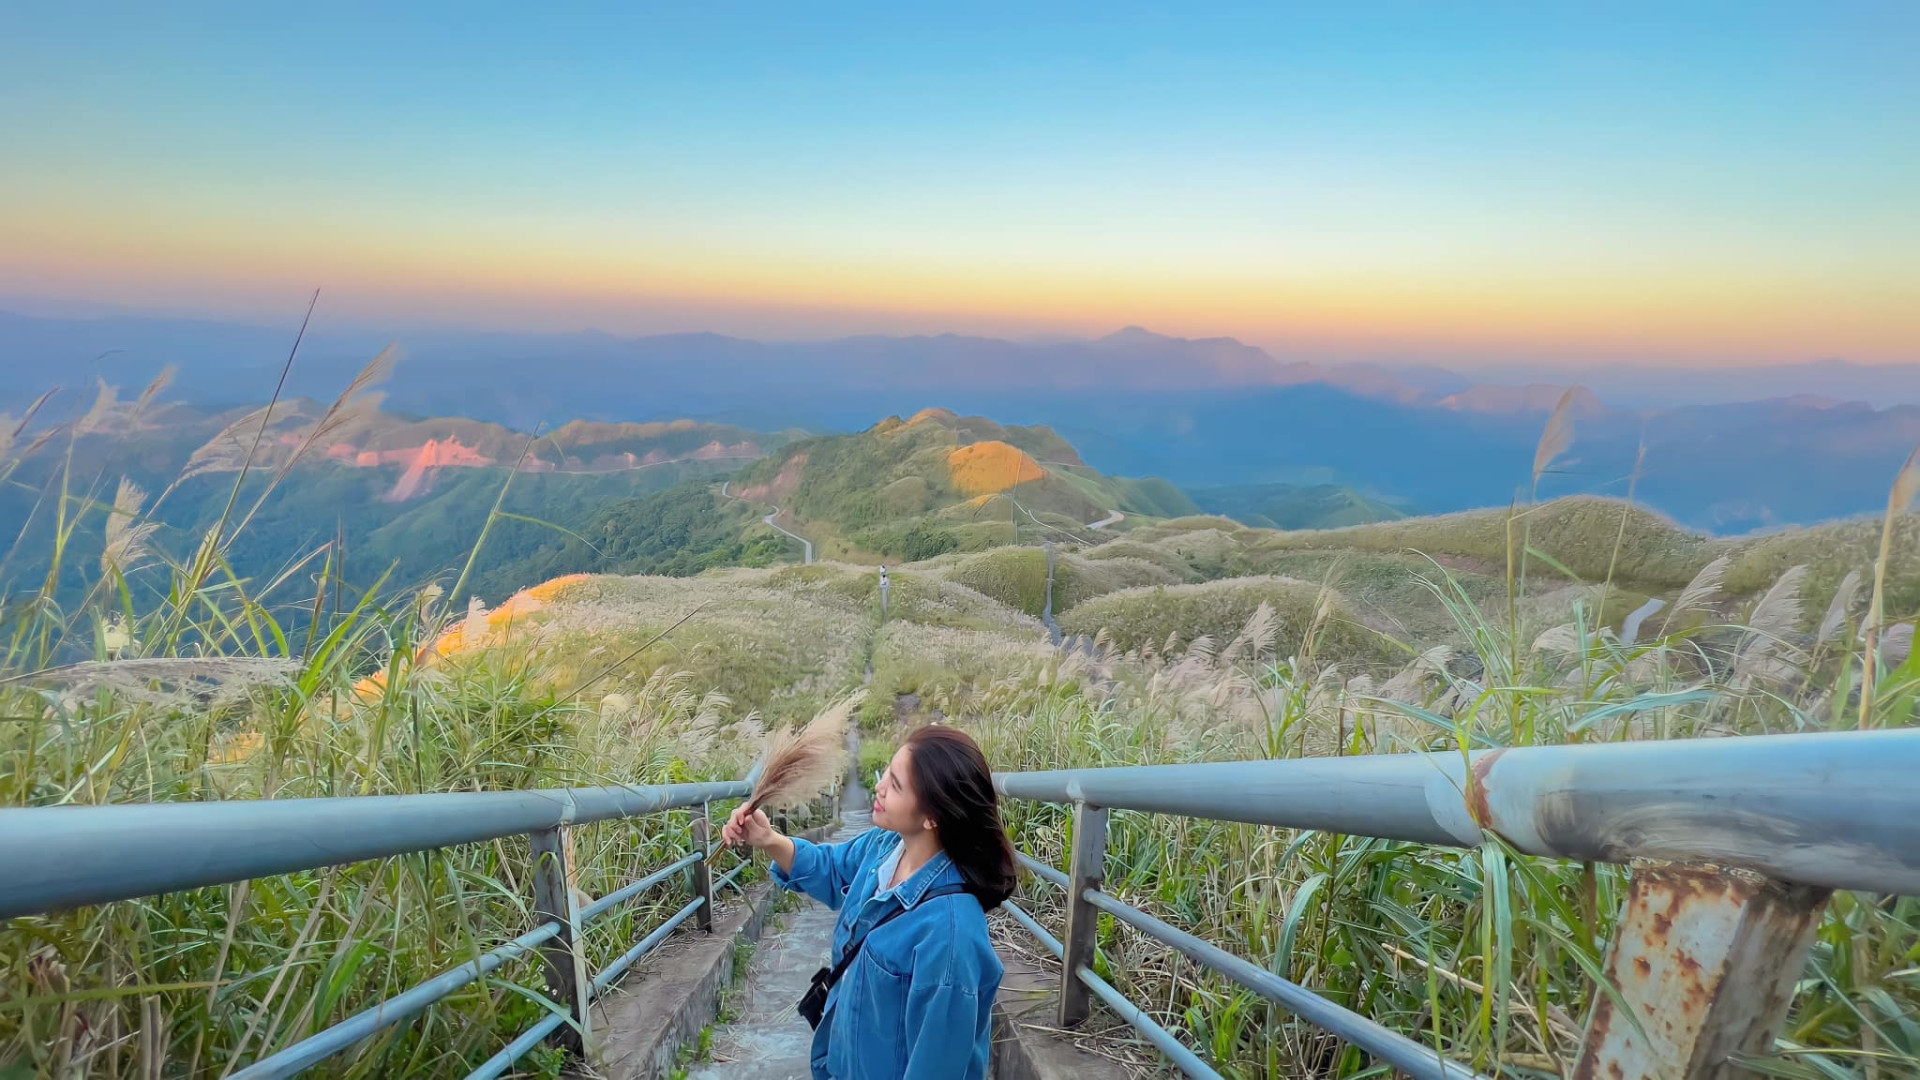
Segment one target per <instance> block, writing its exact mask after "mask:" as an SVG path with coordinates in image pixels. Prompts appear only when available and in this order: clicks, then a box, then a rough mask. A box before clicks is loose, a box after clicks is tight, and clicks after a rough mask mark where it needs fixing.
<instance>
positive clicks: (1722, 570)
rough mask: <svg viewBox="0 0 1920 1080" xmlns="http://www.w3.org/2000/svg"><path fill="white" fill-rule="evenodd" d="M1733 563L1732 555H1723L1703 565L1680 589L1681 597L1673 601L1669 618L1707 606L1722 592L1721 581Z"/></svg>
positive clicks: (1668, 613) (1668, 614)
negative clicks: (1683, 587) (1685, 585)
mask: <svg viewBox="0 0 1920 1080" xmlns="http://www.w3.org/2000/svg"><path fill="white" fill-rule="evenodd" d="M1732 563H1733V559H1732V558H1731V557H1729V556H1726V555H1722V556H1720V557H1719V558H1717V559H1715V560H1713V561H1712V562H1710V563H1708V564H1707V565H1705V566H1703V567H1701V568H1700V572H1699V573H1697V574H1695V575H1693V580H1692V581H1690V582H1688V583H1687V587H1686V588H1685V589H1682V590H1680V599H1678V600H1675V601H1674V602H1673V610H1672V611H1669V612H1667V618H1668V619H1669V620H1671V619H1672V618H1673V617H1674V616H1675V615H1684V614H1686V613H1687V612H1689V611H1693V610H1695V609H1697V608H1702V607H1705V606H1706V605H1707V604H1708V603H1709V602H1710V601H1711V600H1712V599H1713V598H1714V597H1715V596H1718V595H1719V594H1720V582H1721V581H1722V580H1723V579H1725V578H1726V576H1727V567H1728V566H1730V565H1732Z"/></svg>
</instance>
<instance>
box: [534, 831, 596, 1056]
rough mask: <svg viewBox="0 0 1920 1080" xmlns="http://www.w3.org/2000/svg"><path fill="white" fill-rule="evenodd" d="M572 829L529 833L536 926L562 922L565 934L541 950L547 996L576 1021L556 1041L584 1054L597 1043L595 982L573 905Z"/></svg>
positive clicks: (561, 1029) (559, 1032) (562, 1029)
mask: <svg viewBox="0 0 1920 1080" xmlns="http://www.w3.org/2000/svg"><path fill="white" fill-rule="evenodd" d="M567 830H568V826H565V825H558V826H555V827H554V828H551V829H542V830H540V831H538V832H533V833H528V834H527V839H528V841H529V842H530V843H531V845H532V848H533V910H534V916H533V917H534V919H535V921H536V923H546V922H557V923H559V924H560V932H559V933H558V934H555V935H554V936H553V937H552V939H551V940H549V941H548V942H547V943H546V944H544V945H542V946H541V947H540V955H541V958H542V959H544V960H545V961H546V969H547V996H549V997H550V998H552V999H553V1000H554V1001H555V1002H558V1003H559V1004H561V1005H563V1006H565V1007H566V1009H567V1014H568V1016H569V1017H570V1018H571V1020H572V1021H573V1022H572V1023H571V1024H567V1025H563V1026H561V1027H559V1028H557V1029H555V1030H554V1033H553V1041H554V1042H555V1043H557V1044H559V1045H561V1046H564V1047H566V1048H567V1049H568V1050H570V1051H573V1052H574V1053H578V1054H584V1053H585V1052H586V1049H587V1047H588V1046H589V1045H590V1044H591V1043H592V1038H593V1036H592V1030H591V1027H592V1025H591V1024H590V1023H589V1020H588V1009H587V1005H588V1003H589V1002H590V1001H591V1000H592V997H593V983H592V982H591V981H590V980H589V979H588V976H587V957H586V952H585V950H584V949H583V948H582V947H581V941H580V932H579V931H580V917H579V915H580V913H579V909H578V907H577V906H576V905H575V904H574V901H573V889H572V888H571V887H570V886H569V884H568V879H569V877H570V876H571V875H570V874H569V873H568V867H567Z"/></svg>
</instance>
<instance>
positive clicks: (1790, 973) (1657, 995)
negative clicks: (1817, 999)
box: [1573, 862, 1831, 1080]
mask: <svg viewBox="0 0 1920 1080" xmlns="http://www.w3.org/2000/svg"><path fill="white" fill-rule="evenodd" d="M1830 895H1831V892H1830V890H1827V889H1821V888H1816V887H1814V886H1810V885H1789V884H1786V883H1785V882H1780V881H1774V880H1772V879H1769V878H1765V877H1762V876H1761V875H1759V874H1754V873H1750V872H1747V871H1743V870H1729V869H1724V868H1721V867H1717V866H1707V865H1699V864H1696V865H1690V866H1681V865H1676V864H1671V863H1655V862H1639V863H1635V864H1634V867H1633V880H1632V882H1631V883H1630V885H1629V887H1628V892H1627V903H1626V910H1625V911H1623V912H1622V913H1621V915H1620V922H1619V925H1618V926H1617V927H1615V929H1614V936H1613V944H1612V946H1611V947H1610V948H1609V949H1608V956H1607V980H1608V981H1609V982H1611V983H1612V984H1613V985H1614V986H1616V987H1618V988H1619V991H1620V1002H1621V1004H1622V1005H1623V1006H1624V1007H1625V1008H1626V1009H1627V1010H1629V1011H1630V1012H1631V1013H1632V1014H1633V1016H1634V1019H1637V1020H1638V1021H1639V1023H1638V1024H1635V1023H1634V1022H1633V1021H1632V1020H1629V1019H1627V1018H1626V1017H1625V1016H1622V1015H1621V1014H1620V1011H1619V1010H1618V1009H1616V1007H1615V1005H1614V999H1613V996H1612V995H1611V994H1597V995H1595V997H1594V1005H1593V1017H1592V1020H1591V1021H1590V1022H1589V1023H1588V1024H1587V1033H1586V1038H1585V1039H1584V1040H1582V1045H1581V1047H1580V1059H1579V1063H1578V1064H1577V1065H1576V1066H1575V1067H1574V1071H1573V1075H1574V1076H1576V1077H1609V1076H1661V1077H1674V1078H1676V1080H1678V1078H1683V1077H1684V1078H1688V1080H1691V1078H1693V1077H1730V1076H1747V1075H1750V1074H1749V1073H1747V1072H1746V1071H1745V1070H1744V1069H1741V1068H1739V1067H1738V1066H1737V1065H1735V1064H1734V1062H1733V1059H1734V1058H1735V1057H1736V1056H1748V1055H1754V1056H1757V1055H1761V1054H1765V1053H1767V1052H1768V1051H1769V1050H1770V1049H1772V1047H1773V1037H1774V1033H1775V1032H1776V1031H1777V1030H1778V1029H1779V1027H1780V1024H1781V1022H1782V1021H1784V1020H1785V1019H1786V1018H1787V1009H1788V1007H1789V1006H1790V1005H1791V1004H1792V1003H1793V991H1794V983H1795V981H1796V980H1798V979H1799V978H1800V976H1801V974H1802V973H1803V972H1804V971H1805V970H1806V966H1807V953H1808V951H1809V950H1811V949H1812V947H1813V937H1814V932H1815V931H1816V930H1818V929H1819V927H1820V914H1821V911H1822V910H1823V909H1824V908H1825V907H1826V904H1827V897H1828V896H1830Z"/></svg>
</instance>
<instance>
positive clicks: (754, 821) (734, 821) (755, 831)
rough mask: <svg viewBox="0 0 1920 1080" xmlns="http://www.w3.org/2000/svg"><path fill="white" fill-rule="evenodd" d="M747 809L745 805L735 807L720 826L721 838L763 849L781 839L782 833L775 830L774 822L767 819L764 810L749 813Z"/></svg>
mask: <svg viewBox="0 0 1920 1080" xmlns="http://www.w3.org/2000/svg"><path fill="white" fill-rule="evenodd" d="M746 809H747V808H746V807H745V806H740V807H736V808H735V809H734V811H733V814H732V815H731V816H730V817H728V818H727V823H726V824H725V825H723V826H721V827H720V839H722V840H725V841H726V842H727V843H729V844H746V845H747V846H748V847H755V848H760V849H762V850H765V849H766V848H768V847H771V846H772V845H773V844H774V842H775V841H777V840H778V839H780V834H779V833H778V832H776V831H775V830H774V827H773V823H772V822H771V821H768V820H767V815H766V813H765V812H764V811H760V810H755V811H754V812H753V813H751V814H748V813H747V812H746Z"/></svg>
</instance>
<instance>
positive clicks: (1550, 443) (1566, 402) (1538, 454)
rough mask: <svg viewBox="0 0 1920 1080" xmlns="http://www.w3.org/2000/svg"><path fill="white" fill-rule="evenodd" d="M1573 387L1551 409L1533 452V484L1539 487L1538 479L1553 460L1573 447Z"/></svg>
mask: <svg viewBox="0 0 1920 1080" xmlns="http://www.w3.org/2000/svg"><path fill="white" fill-rule="evenodd" d="M1576 389H1577V388H1575V387H1571V386H1570V387H1568V388H1567V392H1566V393H1564V394H1561V395H1560V403H1559V404H1557V405H1555V406H1554V407H1553V415H1552V416H1549V417H1548V418H1547V427H1546V430H1544V431H1542V432H1541V433H1540V445H1539V446H1537V447H1535V448H1534V451H1533V484H1534V486H1535V487H1539V486H1540V477H1541V476H1543V475H1545V474H1546V471H1547V468H1548V467H1549V466H1551V465H1552V464H1553V460H1554V459H1555V458H1557V457H1559V456H1560V455H1561V454H1564V453H1566V452H1567V449H1568V448H1569V447H1571V446H1572V445H1573V401H1574V395H1575V393H1576Z"/></svg>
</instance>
